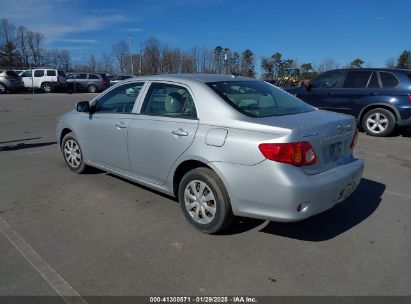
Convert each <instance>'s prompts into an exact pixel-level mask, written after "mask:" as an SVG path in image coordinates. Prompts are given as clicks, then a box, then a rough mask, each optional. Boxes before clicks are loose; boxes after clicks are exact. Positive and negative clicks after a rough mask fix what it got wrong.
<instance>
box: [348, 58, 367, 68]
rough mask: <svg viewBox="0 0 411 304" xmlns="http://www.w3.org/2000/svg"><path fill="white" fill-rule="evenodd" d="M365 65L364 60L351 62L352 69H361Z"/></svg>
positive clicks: (358, 59)
mask: <svg viewBox="0 0 411 304" xmlns="http://www.w3.org/2000/svg"><path fill="white" fill-rule="evenodd" d="M363 64H364V60H362V59H360V58H357V59H354V60H353V61H351V64H350V66H351V67H352V68H361V67H362V65H363Z"/></svg>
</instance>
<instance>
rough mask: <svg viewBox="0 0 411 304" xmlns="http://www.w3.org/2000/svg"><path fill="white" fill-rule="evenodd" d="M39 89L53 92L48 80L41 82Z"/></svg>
mask: <svg viewBox="0 0 411 304" xmlns="http://www.w3.org/2000/svg"><path fill="white" fill-rule="evenodd" d="M41 90H42V91H43V92H44V93H51V92H53V87H52V86H51V83H50V82H45V83H42V84H41Z"/></svg>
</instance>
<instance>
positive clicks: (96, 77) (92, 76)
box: [88, 74, 100, 79]
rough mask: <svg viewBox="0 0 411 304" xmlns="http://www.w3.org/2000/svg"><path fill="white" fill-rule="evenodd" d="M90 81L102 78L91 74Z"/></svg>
mask: <svg viewBox="0 0 411 304" xmlns="http://www.w3.org/2000/svg"><path fill="white" fill-rule="evenodd" d="M88 79H100V78H99V77H98V76H97V75H95V74H89V75H88Z"/></svg>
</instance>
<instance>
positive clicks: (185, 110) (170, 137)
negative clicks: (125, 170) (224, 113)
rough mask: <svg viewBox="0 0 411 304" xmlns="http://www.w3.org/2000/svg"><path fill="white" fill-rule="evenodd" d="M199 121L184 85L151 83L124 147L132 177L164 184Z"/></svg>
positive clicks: (194, 132) (190, 96) (190, 140)
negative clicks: (127, 153) (126, 150)
mask: <svg viewBox="0 0 411 304" xmlns="http://www.w3.org/2000/svg"><path fill="white" fill-rule="evenodd" d="M197 127H198V118H197V115H196V109H195V105H194V99H193V94H192V92H191V91H190V89H189V88H188V87H187V86H184V85H182V84H175V83H166V82H153V83H151V84H150V87H149V89H148V91H147V94H146V96H145V98H144V102H143V104H142V107H141V110H140V115H137V116H135V117H134V119H133V120H132V122H131V123H130V126H129V131H128V137H127V145H128V151H129V158H130V162H131V167H132V170H133V171H134V174H135V175H136V176H138V177H139V178H141V179H144V180H146V181H149V182H152V183H155V184H158V185H164V184H165V182H166V179H167V176H168V173H169V171H170V169H171V167H172V166H173V164H174V162H175V161H176V160H177V158H178V157H179V156H180V155H181V154H182V153H184V151H185V150H187V149H188V147H189V146H190V145H191V143H192V142H193V140H194V137H195V134H196V131H197Z"/></svg>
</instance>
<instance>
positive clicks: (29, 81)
mask: <svg viewBox="0 0 411 304" xmlns="http://www.w3.org/2000/svg"><path fill="white" fill-rule="evenodd" d="M21 79H22V80H23V82H24V87H25V88H27V89H29V88H31V87H32V85H33V86H34V83H33V71H32V70H27V71H24V72H23V73H22V74H21Z"/></svg>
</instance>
